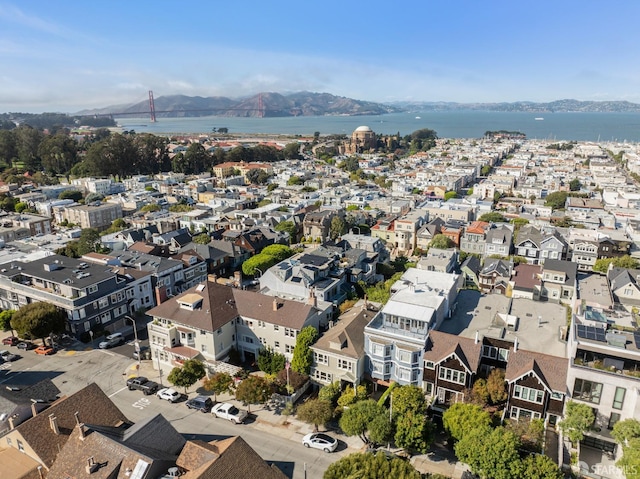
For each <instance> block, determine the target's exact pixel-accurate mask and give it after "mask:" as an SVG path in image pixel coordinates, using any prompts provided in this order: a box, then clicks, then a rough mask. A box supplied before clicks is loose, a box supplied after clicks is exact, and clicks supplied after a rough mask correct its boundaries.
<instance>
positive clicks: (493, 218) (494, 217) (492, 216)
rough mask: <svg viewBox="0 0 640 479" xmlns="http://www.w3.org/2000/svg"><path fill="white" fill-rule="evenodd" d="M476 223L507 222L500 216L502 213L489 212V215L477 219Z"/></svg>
mask: <svg viewBox="0 0 640 479" xmlns="http://www.w3.org/2000/svg"><path fill="white" fill-rule="evenodd" d="M478 221H485V222H487V223H504V222H505V221H507V220H506V218H505V217H504V216H502V213H498V212H497V211H490V212H489V213H485V214H483V215H482V216H480V218H478Z"/></svg>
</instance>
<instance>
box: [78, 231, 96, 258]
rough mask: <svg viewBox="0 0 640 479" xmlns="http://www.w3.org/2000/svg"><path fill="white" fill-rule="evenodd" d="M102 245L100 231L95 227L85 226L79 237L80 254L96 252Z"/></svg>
mask: <svg viewBox="0 0 640 479" xmlns="http://www.w3.org/2000/svg"><path fill="white" fill-rule="evenodd" d="M99 245H100V233H98V230H97V229H95V228H84V229H83V230H82V231H81V232H80V238H78V255H80V256H82V255H83V254H87V253H94V252H96V250H97V248H98V246H99Z"/></svg>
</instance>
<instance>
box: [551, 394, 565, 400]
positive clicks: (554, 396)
mask: <svg viewBox="0 0 640 479" xmlns="http://www.w3.org/2000/svg"><path fill="white" fill-rule="evenodd" d="M563 397H564V394H562V393H557V392H552V393H551V399H554V400H556V401H562V398H563Z"/></svg>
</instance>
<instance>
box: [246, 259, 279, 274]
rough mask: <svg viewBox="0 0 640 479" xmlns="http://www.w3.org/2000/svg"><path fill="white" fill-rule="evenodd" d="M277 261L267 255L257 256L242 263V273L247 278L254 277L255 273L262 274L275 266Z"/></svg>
mask: <svg viewBox="0 0 640 479" xmlns="http://www.w3.org/2000/svg"><path fill="white" fill-rule="evenodd" d="M277 262H278V260H277V259H276V258H274V257H273V256H269V255H267V254H257V255H255V256H252V257H251V258H249V259H248V260H246V261H245V262H244V263H242V272H243V273H244V274H245V275H247V276H255V274H256V271H257V270H259V271H260V274H264V272H265V271H266V270H268V269H269V268H271V267H272V266H273V265H274V264H276V263H277Z"/></svg>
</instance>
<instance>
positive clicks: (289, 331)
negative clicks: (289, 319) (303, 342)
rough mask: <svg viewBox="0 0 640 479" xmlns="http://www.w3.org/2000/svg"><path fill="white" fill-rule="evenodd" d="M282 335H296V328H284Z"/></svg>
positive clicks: (291, 336)
mask: <svg viewBox="0 0 640 479" xmlns="http://www.w3.org/2000/svg"><path fill="white" fill-rule="evenodd" d="M284 335H285V336H288V337H290V338H295V337H296V330H295V329H291V328H284Z"/></svg>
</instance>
